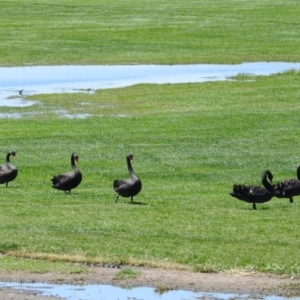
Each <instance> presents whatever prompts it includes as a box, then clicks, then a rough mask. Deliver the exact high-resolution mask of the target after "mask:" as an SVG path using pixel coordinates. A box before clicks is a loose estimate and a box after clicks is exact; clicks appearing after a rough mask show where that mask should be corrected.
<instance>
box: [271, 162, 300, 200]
mask: <svg viewBox="0 0 300 300" xmlns="http://www.w3.org/2000/svg"><path fill="white" fill-rule="evenodd" d="M274 189H275V197H277V198H289V199H290V203H293V202H294V200H293V197H294V196H299V195H300V165H299V166H298V168H297V179H296V178H293V179H287V180H285V181H282V182H279V183H277V184H276V185H275V187H274Z"/></svg>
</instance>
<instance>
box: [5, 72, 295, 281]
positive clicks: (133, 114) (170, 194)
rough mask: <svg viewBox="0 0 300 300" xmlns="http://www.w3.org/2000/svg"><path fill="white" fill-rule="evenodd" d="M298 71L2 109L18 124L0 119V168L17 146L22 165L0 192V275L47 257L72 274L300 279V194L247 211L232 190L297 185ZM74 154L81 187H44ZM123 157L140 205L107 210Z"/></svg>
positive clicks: (124, 203) (43, 98) (46, 99)
mask: <svg viewBox="0 0 300 300" xmlns="http://www.w3.org/2000/svg"><path fill="white" fill-rule="evenodd" d="M299 76H300V75H299V73H297V72H289V73H286V74H281V75H276V76H270V77H257V78H248V77H246V76H239V78H238V80H237V81H232V82H213V83H210V82H208V83H201V84H178V85H137V86H132V87H128V88H122V89H114V90H100V91H98V92H97V93H96V94H88V93H82V94H62V95H38V96H34V97H31V99H32V100H35V101H37V104H36V105H34V106H31V107H24V108H4V107H1V108H0V113H12V112H18V113H20V114H23V117H22V118H20V119H10V118H8V119H0V126H1V138H2V143H1V153H2V159H3V160H4V157H5V154H6V151H7V150H10V149H12V148H14V149H15V150H17V155H18V158H17V160H13V163H14V164H15V165H17V166H18V168H19V176H18V178H17V179H16V180H15V181H14V182H12V183H10V184H9V187H8V188H5V186H0V188H1V190H2V192H1V194H2V196H1V199H0V207H1V209H0V219H1V224H0V228H1V231H0V232H1V241H0V252H2V253H4V254H6V255H5V256H3V257H2V258H1V259H0V268H1V269H13V268H23V269H29V270H31V269H32V266H33V264H32V263H31V260H30V258H31V259H34V258H43V259H46V260H48V261H49V260H50V261H52V260H53V261H60V263H56V265H53V268H54V269H55V270H56V269H57V268H58V269H59V268H62V269H63V268H66V269H68V270H69V271H70V272H80V268H79V270H78V269H77V268H75V267H74V266H73V265H72V264H71V265H69V264H68V265H65V264H64V263H62V262H63V261H82V262H101V261H106V262H124V263H128V264H134V265H151V266H163V267H166V268H167V267H173V268H190V269H193V270H198V271H207V270H209V271H218V270H225V269H232V268H243V269H251V270H260V271H267V272H274V273H283V274H289V275H291V274H292V275H293V276H299V273H300V266H299V260H298V258H299V255H300V252H299V251H300V250H299V249H300V247H299V232H298V231H297V230H296V228H298V226H299V222H300V221H299V209H300V206H299V201H300V199H297V198H295V203H294V204H290V203H289V202H288V200H285V199H273V200H271V202H269V203H266V204H260V205H258V209H257V210H256V211H253V210H252V206H251V205H250V204H247V203H244V202H241V201H238V200H236V199H234V198H231V197H230V196H229V194H228V192H229V191H230V190H231V188H232V185H233V184H234V183H246V184H247V183H252V184H260V177H261V173H262V171H263V170H265V169H269V170H270V171H271V172H272V173H273V175H274V181H275V182H277V181H280V180H283V179H286V178H290V177H295V172H296V167H297V166H298V164H299V162H300V160H299V147H298V137H299V130H300V129H299V128H300V127H299V126H298V125H299V117H298V111H299V101H298V100H299V97H300V92H299V78H300V77H299ZM62 112H65V115H64V114H62ZM84 114H86V115H88V117H86V118H83V119H81V118H76V115H84ZM70 115H71V116H74V118H69V117H67V116H70ZM72 151H76V152H77V153H78V154H79V157H80V161H79V169H80V170H81V172H82V173H83V182H82V184H81V185H80V186H79V187H78V188H77V189H75V190H74V191H73V192H72V193H71V194H70V195H65V194H64V193H62V192H59V191H57V190H54V189H52V188H51V184H50V178H51V177H52V176H53V175H55V174H57V173H60V172H62V171H67V170H69V169H70V155H71V152H72ZM128 152H132V153H133V154H134V157H135V162H134V166H133V167H134V169H135V171H136V173H137V174H138V175H139V176H140V178H141V179H142V182H143V189H142V192H141V193H140V194H139V195H138V196H137V197H136V199H135V200H136V202H137V204H130V203H129V200H128V199H121V200H120V201H119V203H118V204H115V203H114V199H115V193H114V191H113V189H112V181H113V180H114V179H115V178H120V177H126V176H127V169H126V162H125V155H126V153H128ZM10 256H15V257H19V258H18V260H17V263H13V262H14V260H12V259H11V257H10ZM25 257H26V259H25ZM44 264H45V265H44ZM74 268H75V269H74ZM49 269H51V266H49V264H48V262H45V263H42V262H40V266H39V268H37V270H40V271H44V270H49Z"/></svg>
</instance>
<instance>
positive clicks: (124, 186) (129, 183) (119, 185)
mask: <svg viewBox="0 0 300 300" xmlns="http://www.w3.org/2000/svg"><path fill="white" fill-rule="evenodd" d="M126 161H127V167H128V172H129V175H130V178H126V179H120V180H118V179H116V180H114V182H113V188H114V190H115V191H116V192H117V194H118V195H117V197H116V203H117V202H118V199H119V197H120V196H122V197H127V198H128V197H131V202H133V197H134V196H136V195H137V194H138V193H139V192H140V191H141V189H142V182H141V180H140V179H139V178H138V177H137V176H136V175H135V173H134V171H133V169H132V166H131V161H133V155H132V154H128V155H127V156H126Z"/></svg>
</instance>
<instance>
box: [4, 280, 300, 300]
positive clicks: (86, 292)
mask: <svg viewBox="0 0 300 300" xmlns="http://www.w3.org/2000/svg"><path fill="white" fill-rule="evenodd" d="M0 287H9V288H12V289H18V290H23V291H32V292H33V293H34V294H39V295H43V296H48V297H49V296H55V297H60V298H63V299H67V300H200V299H205V300H230V299H236V300H238V299H251V296H249V295H246V294H243V295H240V294H234V293H232V294H225V293H204V292H190V291H184V290H173V291H168V292H165V293H163V294H158V293H156V292H155V290H154V289H153V288H150V287H138V288H131V289H129V288H127V289H126V288H121V287H116V286H111V285H67V284H61V285H59V284H47V283H24V284H21V283H16V282H0ZM255 299H264V300H283V299H286V298H284V297H277V296H266V297H263V296H259V297H255ZM288 299H290V300H293V299H296V298H288ZM298 299H299V298H298Z"/></svg>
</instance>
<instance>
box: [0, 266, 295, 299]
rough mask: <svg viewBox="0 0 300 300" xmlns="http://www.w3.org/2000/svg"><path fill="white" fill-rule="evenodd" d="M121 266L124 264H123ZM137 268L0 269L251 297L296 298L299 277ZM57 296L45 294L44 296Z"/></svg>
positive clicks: (46, 278) (13, 295)
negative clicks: (125, 273) (124, 274)
mask: <svg viewBox="0 0 300 300" xmlns="http://www.w3.org/2000/svg"><path fill="white" fill-rule="evenodd" d="M123 268H124V267H123ZM130 269H136V270H138V271H140V275H139V276H138V278H136V279H127V280H122V281H120V280H116V279H115V276H116V274H117V273H118V272H120V269H115V268H104V267H89V268H88V272H87V273H85V274H76V275H74V274H59V273H46V274H31V273H30V274H28V273H24V272H0V281H8V282H27V283H32V282H47V283H73V284H75V283H77V284H79V283H95V284H97V283H98V284H111V285H122V286H131V287H138V286H148V287H154V288H157V287H162V288H168V289H183V290H189V291H200V292H222V293H236V294H244V293H246V294H250V295H251V296H252V297H259V296H264V295H276V296H286V297H288V296H289V297H290V296H293V297H296V296H297V297H299V299H300V279H293V278H286V277H281V276H275V275H266V274H259V273H245V272H244V273H243V272H232V273H213V274H207V273H191V272H186V271H174V270H162V269H146V268H132V267H130ZM45 298H46V297H45V296H40V295H34V294H33V293H29V292H25V291H16V290H11V289H6V288H0V299H1V300H2V299H3V300H6V299H8V300H44V299H45ZM49 298H50V299H59V298H55V297H47V299H49Z"/></svg>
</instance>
